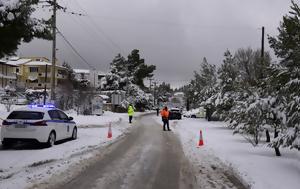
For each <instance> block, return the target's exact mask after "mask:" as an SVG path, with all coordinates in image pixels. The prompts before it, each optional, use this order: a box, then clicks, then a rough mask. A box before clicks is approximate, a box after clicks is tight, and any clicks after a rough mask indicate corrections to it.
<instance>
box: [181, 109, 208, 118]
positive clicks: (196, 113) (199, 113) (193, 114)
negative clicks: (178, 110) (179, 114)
mask: <svg viewBox="0 0 300 189" xmlns="http://www.w3.org/2000/svg"><path fill="white" fill-rule="evenodd" d="M183 116H184V117H187V118H205V117H206V109H205V108H204V107H200V108H196V109H193V110H190V111H187V112H185V113H184V115H183Z"/></svg>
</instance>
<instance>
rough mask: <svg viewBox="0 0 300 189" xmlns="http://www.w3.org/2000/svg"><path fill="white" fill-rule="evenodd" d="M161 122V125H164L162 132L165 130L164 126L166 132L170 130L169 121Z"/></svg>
mask: <svg viewBox="0 0 300 189" xmlns="http://www.w3.org/2000/svg"><path fill="white" fill-rule="evenodd" d="M162 121H163V124H164V131H165V130H166V125H167V128H168V130H170V127H169V119H163V120H162Z"/></svg>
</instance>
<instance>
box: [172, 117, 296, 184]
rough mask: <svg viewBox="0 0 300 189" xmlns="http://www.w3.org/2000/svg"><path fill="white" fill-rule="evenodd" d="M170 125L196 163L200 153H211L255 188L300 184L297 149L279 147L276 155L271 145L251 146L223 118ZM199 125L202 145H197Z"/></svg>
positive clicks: (192, 120) (186, 120) (183, 121)
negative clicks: (202, 138)
mask: <svg viewBox="0 0 300 189" xmlns="http://www.w3.org/2000/svg"><path fill="white" fill-rule="evenodd" d="M173 126H174V128H173V129H175V132H176V133H177V134H178V135H179V136H180V139H181V141H182V144H183V148H184V152H185V154H186V155H187V157H190V159H191V160H192V161H193V162H194V163H195V164H196V163H197V162H201V161H202V160H201V158H203V153H207V154H214V155H215V156H217V157H218V158H220V159H221V160H222V161H223V162H224V163H226V164H227V165H228V166H230V167H232V168H233V169H234V170H235V171H236V172H237V173H238V174H239V175H240V176H241V177H242V178H243V179H244V180H245V181H246V182H248V183H249V184H250V185H251V186H252V188H254V189H266V188H272V189H289V188H291V189H292V188H299V186H300V179H299V178H300V152H299V151H295V150H289V149H281V152H282V157H276V156H275V153H274V150H273V149H271V148H269V147H266V145H260V146H258V147H253V146H252V145H251V144H249V143H248V142H247V141H246V140H245V138H243V137H242V136H241V135H233V134H232V130H229V129H227V128H226V127H225V123H222V122H207V121H205V120H203V119H198V120H194V119H184V120H182V121H179V122H177V124H176V125H174V124H173ZM200 129H201V130H202V132H203V137H204V146H203V147H200V148H197V144H198V140H199V131H200ZM204 157H205V156H204Z"/></svg>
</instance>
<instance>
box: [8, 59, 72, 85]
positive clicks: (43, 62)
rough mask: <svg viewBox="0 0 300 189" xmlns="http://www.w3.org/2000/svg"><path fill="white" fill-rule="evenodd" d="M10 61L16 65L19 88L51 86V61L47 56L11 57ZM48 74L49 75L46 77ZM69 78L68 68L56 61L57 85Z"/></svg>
mask: <svg viewBox="0 0 300 189" xmlns="http://www.w3.org/2000/svg"><path fill="white" fill-rule="evenodd" d="M8 63H9V64H10V65H15V66H16V67H15V68H14V73H16V74H17V86H18V88H25V89H43V88H44V87H45V84H46V86H47V88H48V89H49V88H50V86H51V65H52V64H51V62H50V61H49V59H47V58H45V57H24V58H11V59H10V60H9V61H8ZM46 76H47V77H46ZM66 78H67V69H66V68H64V67H62V66H60V65H59V63H58V62H57V63H56V68H55V85H56V86H57V85H58V84H60V83H61V82H62V81H63V80H65V79H66Z"/></svg>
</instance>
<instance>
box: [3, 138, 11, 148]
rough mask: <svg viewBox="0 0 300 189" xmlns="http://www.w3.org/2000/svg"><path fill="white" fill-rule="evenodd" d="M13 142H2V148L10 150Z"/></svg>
mask: <svg viewBox="0 0 300 189" xmlns="http://www.w3.org/2000/svg"><path fill="white" fill-rule="evenodd" d="M12 144H13V142H11V141H8V140H3V141H2V148H4V149H8V148H10V147H11V146H12Z"/></svg>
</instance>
